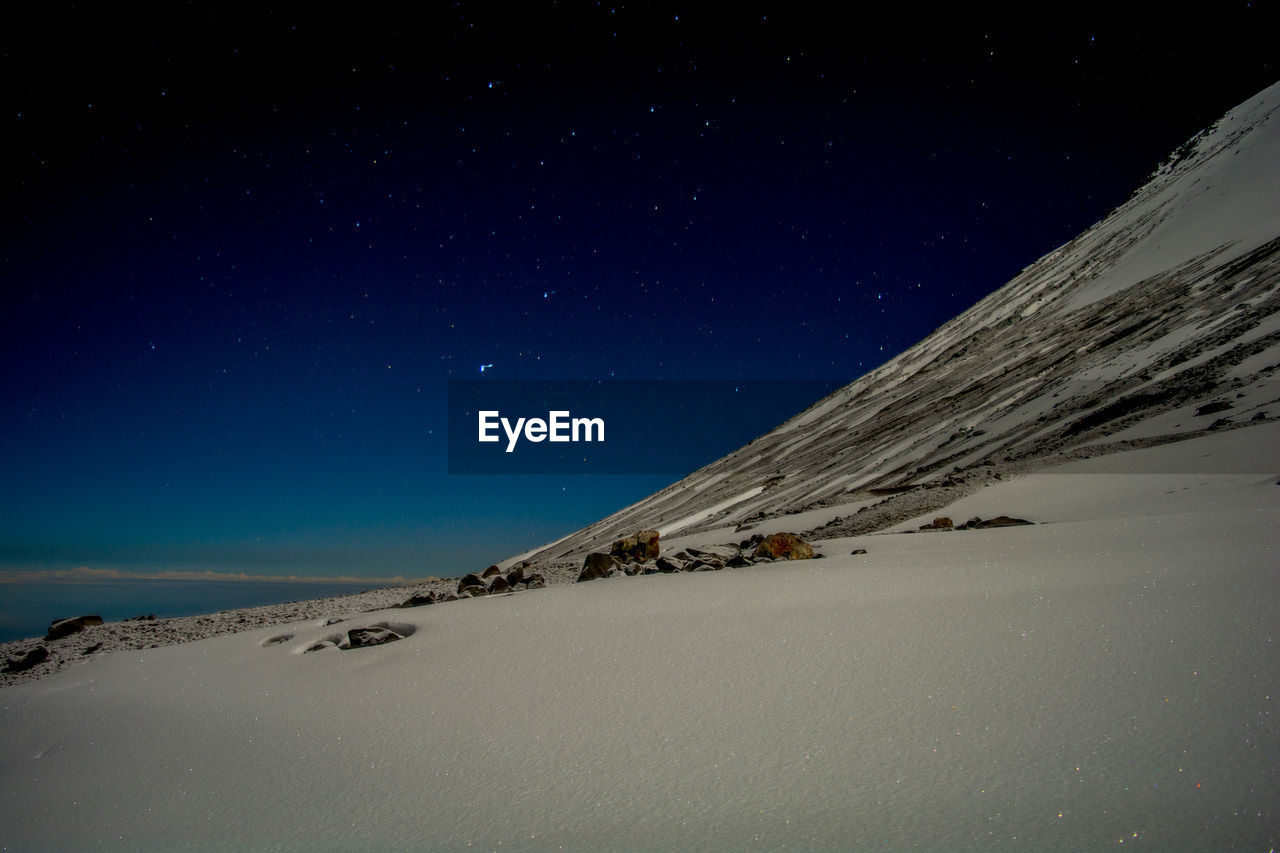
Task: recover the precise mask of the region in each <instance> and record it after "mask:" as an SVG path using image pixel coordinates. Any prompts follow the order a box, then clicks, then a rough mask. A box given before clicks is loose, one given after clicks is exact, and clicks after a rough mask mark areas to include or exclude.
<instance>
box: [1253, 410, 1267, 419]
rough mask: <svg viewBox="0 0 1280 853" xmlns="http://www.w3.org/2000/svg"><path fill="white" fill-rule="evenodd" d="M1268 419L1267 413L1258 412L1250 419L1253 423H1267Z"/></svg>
mask: <svg viewBox="0 0 1280 853" xmlns="http://www.w3.org/2000/svg"><path fill="white" fill-rule="evenodd" d="M1266 419H1267V413H1266V412H1258V413H1257V414H1255V415H1254V416H1253V417H1251V418H1249V420H1251V421H1265V420H1266Z"/></svg>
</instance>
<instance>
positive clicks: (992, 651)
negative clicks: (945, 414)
mask: <svg viewBox="0 0 1280 853" xmlns="http://www.w3.org/2000/svg"><path fill="white" fill-rule="evenodd" d="M1169 472H1172V473H1169ZM1277 474H1280V425H1276V424H1267V425H1261V426H1257V427H1248V428H1243V429H1238V430H1232V431H1229V432H1226V433H1220V434H1215V435H1209V436H1205V437H1201V438H1198V439H1194V440H1190V441H1185V442H1180V443H1177V444H1171V445H1165V446H1161V447H1155V448H1148V449H1145V450H1137V451H1132V452H1130V453H1123V454H1112V455H1108V456H1102V457H1098V458H1095V459H1090V460H1085V461H1081V462H1073V463H1069V464H1068V465H1064V466H1063V467H1062V468H1061V469H1059V470H1058V471H1057V472H1055V473H1046V474H1042V475H1036V476H1031V477H1026V478H1022V479H1019V480H1014V481H1011V482H1008V483H1002V484H999V485H996V486H993V487H990V488H987V489H985V490H983V491H982V492H980V493H979V495H977V496H972V497H970V498H966V499H964V501H962V502H961V504H960V505H957V506H956V507H955V509H956V510H957V511H960V510H964V511H967V509H969V508H973V509H974V510H975V512H977V513H979V514H984V515H989V514H998V513H1009V514H1025V515H1030V516H1033V517H1034V519H1035V520H1037V521H1040V522H1044V523H1041V524H1037V525H1035V526H1033V527H1023V528H1009V529H996V530H984V531H970V532H955V533H947V534H943V533H936V534H918V535H912V536H905V535H874V536H865V537H861V538H859V539H856V540H831V541H828V542H826V543H824V545H825V546H826V547H825V548H824V550H825V551H827V553H829V554H831V555H832V556H829V557H827V558H826V559H823V560H809V561H800V562H796V563H785V564H771V565H760V566H755V567H751V568H744V569H736V570H726V571H723V572H708V573H700V574H677V575H652V576H643V577H635V578H619V579H615V580H604V581H596V582H592V583H585V584H576V585H561V586H553V587H549V588H547V589H542V590H534V591H530V592H524V593H518V594H514V595H505V596H498V597H491V598H482V599H473V600H464V601H459V602H455V603H451V604H446V605H437V606H432V607H425V608H417V609H412V610H390V611H383V612H378V613H366V614H359V615H352V617H351V618H350V619H349V620H348V621H347V622H345V623H341V624H339V625H335V626H325V625H322V624H319V623H318V621H310V622H303V623H298V624H296V625H293V626H289V627H287V628H281V627H278V626H277V627H274V628H270V629H264V630H259V631H250V632H245V633H241V634H235V635H229V636H223V637H217V638H213V639H208V640H203V641H200V642H196V643H189V644H185V645H180V646H170V647H166V648H160V649H153V650H148V651H147V652H145V653H116V654H112V655H106V656H103V657H101V658H98V659H95V660H93V661H92V662H90V663H88V664H86V665H84V666H82V667H78V668H75V669H72V670H67V671H64V672H62V673H59V674H57V675H55V676H52V677H50V678H47V679H45V680H43V681H39V682H34V683H31V684H27V685H22V686H18V687H13V688H8V689H5V690H4V691H0V719H2V720H3V725H2V726H0V732H3V734H0V768H3V771H2V772H0V797H2V798H3V802H4V803H5V812H6V816H5V819H4V822H3V825H2V828H0V845H3V846H5V847H6V848H13V849H67V850H73V849H74V850H80V849H88V848H90V847H92V848H95V849H128V850H135V849H145V848H153V849H176V848H178V847H180V846H186V845H193V846H195V847H198V848H210V847H223V848H226V849H244V848H263V847H271V848H273V849H282V850H294V849H369V850H388V849H426V848H431V849H461V848H464V847H484V848H487V849H495V850H496V849H503V850H505V849H530V850H541V849H551V848H561V847H563V848H568V849H577V850H585V849H611V848H647V849H652V848H666V849H671V848H679V849H723V848H741V847H747V846H752V845H759V846H761V847H765V848H782V847H791V848H797V847H798V848H807V849H808V848H828V849H831V848H849V847H853V846H866V847H873V846H874V847H880V848H889V849H902V848H906V847H910V846H922V847H927V848H933V849H939V848H952V847H966V846H977V845H981V846H984V847H987V846H994V847H1018V848H1023V849H1044V848H1062V849H1068V848H1069V849H1098V848H1101V847H1103V846H1110V845H1113V844H1118V843H1120V842H1124V843H1133V842H1138V841H1141V842H1143V843H1145V844H1146V845H1147V846H1148V847H1149V849H1174V848H1177V849H1188V848H1199V849H1226V848H1228V847H1233V846H1238V847H1241V848H1244V849H1254V850H1266V849H1269V847H1270V846H1272V845H1274V844H1275V842H1276V841H1277V840H1280V830H1278V829H1277V828H1278V827H1280V810H1278V809H1277V803H1280V785H1278V784H1277V783H1278V782H1280V778H1278V776H1280V767H1278V766H1277V762H1276V756H1277V755H1278V754H1280V725H1278V723H1280V721H1278V720H1277V717H1276V716H1275V715H1273V705H1274V704H1275V700H1274V699H1273V697H1276V696H1278V695H1280V693H1277V691H1280V662H1278V661H1280V658H1278V657H1277V655H1276V648H1275V640H1276V626H1277V625H1280V619H1278V618H1277V617H1280V606H1278V605H1280V587H1277V584H1276V583H1275V570H1276V565H1277V560H1276V552H1277V550H1278V549H1280V487H1277V486H1276V485H1275V484H1274V481H1275V480H1276V478H1277ZM966 502H967V503H966ZM954 514H962V513H961V512H956V513H954ZM853 547H863V548H866V549H867V550H868V551H869V553H868V554H864V555H858V556H851V555H848V553H847V552H848V551H849V550H852V548H853ZM840 554H843V555H844V556H836V555H840ZM370 624H386V625H388V626H389V627H391V628H392V629H394V630H397V631H399V632H401V633H405V634H408V635H409V636H407V638H406V639H404V640H401V641H398V642H395V643H391V644H388V645H385V646H379V647H376V648H367V649H352V650H346V651H344V650H340V649H337V648H332V647H330V648H326V649H324V650H322V651H318V652H312V653H306V652H305V651H304V650H305V649H307V648H308V647H310V646H312V645H314V644H315V643H317V642H318V641H322V640H324V639H326V638H333V637H335V636H337V635H338V634H339V632H340V631H342V630H343V629H346V628H354V627H360V626H365V625H370ZM281 637H284V639H282V640H281V639H279V638H281ZM273 640H278V641H276V642H272V641H273Z"/></svg>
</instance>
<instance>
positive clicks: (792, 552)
mask: <svg viewBox="0 0 1280 853" xmlns="http://www.w3.org/2000/svg"><path fill="white" fill-rule="evenodd" d="M751 557H752V559H759V558H760V557H772V558H774V559H782V560H808V559H812V557H813V546H812V545H810V544H809V543H808V542H806V541H804V540H803V539H801V538H800V537H799V536H797V535H795V534H794V533H774V534H772V535H770V536H766V537H765V538H764V540H763V541H762V542H761V543H760V544H759V545H757V546H756V550H755V552H754V553H753V554H752V555H751Z"/></svg>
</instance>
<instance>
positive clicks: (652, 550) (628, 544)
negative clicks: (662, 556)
mask: <svg viewBox="0 0 1280 853" xmlns="http://www.w3.org/2000/svg"><path fill="white" fill-rule="evenodd" d="M659 538H660V537H659V536H658V531H656V530H639V531H637V532H636V533H635V535H634V536H623V537H622V538H621V539H619V540H618V541H616V542H614V543H613V547H611V548H610V549H609V553H610V554H611V555H612V556H614V557H617V558H618V561H619V562H623V563H630V562H636V563H643V562H646V561H648V560H656V559H657V558H658V540H659Z"/></svg>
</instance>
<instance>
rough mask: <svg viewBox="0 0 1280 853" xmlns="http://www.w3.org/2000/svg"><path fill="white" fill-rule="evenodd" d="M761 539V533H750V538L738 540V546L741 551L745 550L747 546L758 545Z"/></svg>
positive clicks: (762, 537)
mask: <svg viewBox="0 0 1280 853" xmlns="http://www.w3.org/2000/svg"><path fill="white" fill-rule="evenodd" d="M763 541H764V534H763V533H753V534H751V538H750V539H743V540H742V541H741V542H739V543H738V547H739V548H741V549H742V550H743V551H745V550H747V549H748V548H752V547H754V546H756V545H759V544H760V543H761V542H763Z"/></svg>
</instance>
